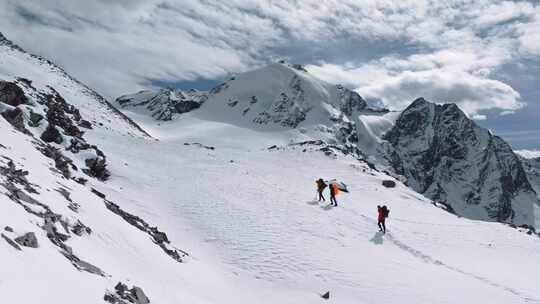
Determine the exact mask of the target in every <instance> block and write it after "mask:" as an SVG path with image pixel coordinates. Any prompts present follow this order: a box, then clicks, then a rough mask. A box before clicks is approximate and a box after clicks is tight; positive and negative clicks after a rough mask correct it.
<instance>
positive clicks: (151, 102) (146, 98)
mask: <svg viewBox="0 0 540 304" xmlns="http://www.w3.org/2000/svg"><path fill="white" fill-rule="evenodd" d="M207 97H208V94H207V93H206V92H199V91H197V90H189V91H181V90H174V89H171V88H167V89H161V90H159V91H157V92H155V91H140V92H138V93H135V94H129V95H124V96H120V97H118V98H117V99H116V103H117V104H119V105H120V106H121V107H123V108H127V107H141V106H142V107H144V108H145V109H146V110H148V111H149V112H150V113H151V115H152V117H154V118H155V119H157V120H171V119H172V118H173V116H174V114H182V113H187V112H190V111H192V110H194V109H198V108H199V107H200V106H201V105H202V104H203V103H204V102H205V101H206V99H207Z"/></svg>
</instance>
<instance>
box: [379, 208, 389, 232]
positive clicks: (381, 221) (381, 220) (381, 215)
mask: <svg viewBox="0 0 540 304" xmlns="http://www.w3.org/2000/svg"><path fill="white" fill-rule="evenodd" d="M389 213H390V210H388V207H386V206H382V207H381V206H377V226H379V229H380V231H381V232H382V233H386V223H385V221H386V218H387V217H388V214H389Z"/></svg>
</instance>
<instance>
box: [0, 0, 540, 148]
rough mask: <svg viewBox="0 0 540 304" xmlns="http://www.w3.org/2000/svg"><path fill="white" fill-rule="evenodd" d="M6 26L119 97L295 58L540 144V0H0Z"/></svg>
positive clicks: (362, 88) (366, 89)
mask: <svg viewBox="0 0 540 304" xmlns="http://www.w3.org/2000/svg"><path fill="white" fill-rule="evenodd" d="M0 31H1V32H3V33H4V35H5V36H7V37H8V38H10V39H11V40H13V41H14V42H16V43H17V44H19V45H21V46H22V47H23V48H25V49H27V50H28V51H30V52H33V53H37V54H40V55H42V56H45V57H47V58H49V59H51V60H53V61H54V62H56V63H57V64H59V65H61V66H62V67H64V68H65V69H66V70H67V71H68V72H69V73H71V74H72V75H74V76H76V77H77V78H79V79H80V80H82V81H84V82H86V83H87V84H89V85H90V86H91V87H93V88H95V89H96V90H97V91H98V92H100V93H102V94H103V95H105V96H106V97H108V98H111V99H112V98H115V97H117V96H119V95H121V94H124V93H130V92H133V91H135V90H139V89H141V88H148V87H155V86H167V85H170V86H176V87H179V88H190V87H195V88H199V89H208V88H210V87H211V86H212V85H214V84H216V83H218V82H219V81H220V80H222V79H224V78H225V77H227V76H228V75H230V74H234V73H239V72H242V71H246V70H250V69H253V68H256V67H259V66H262V65H265V64H267V63H269V62H272V61H275V60H277V59H280V58H286V59H288V60H289V61H291V62H294V63H301V64H304V65H306V67H307V69H308V70H309V71H310V72H312V73H314V74H316V75H317V76H319V77H320V78H322V79H324V80H327V81H329V82H332V83H342V84H344V85H346V86H348V87H350V88H353V89H356V90H357V91H358V92H359V93H360V94H361V95H362V96H363V97H364V98H366V99H369V100H372V101H377V102H382V103H384V104H385V105H387V106H388V107H390V108H392V109H402V108H403V107H405V106H407V104H408V103H410V102H411V101H412V100H413V99H415V98H416V97H419V96H423V97H425V98H426V99H429V100H432V101H436V102H455V103H457V104H458V105H459V106H460V107H461V108H462V109H463V110H465V111H466V112H467V113H468V114H469V115H470V116H471V117H473V118H475V119H476V120H477V121H478V123H480V124H481V125H483V126H486V127H488V128H491V129H493V130H494V132H495V133H496V134H499V135H501V136H503V137H504V138H505V139H507V140H508V141H509V142H510V143H511V144H512V145H513V146H514V147H516V148H520V149H523V148H525V149H540V123H539V122H538V121H539V119H540V3H539V2H538V1H518V2H512V1H484V0H471V1H468V0H461V1H459V0H455V1H454V0H447V1H437V0H434V1H420V0H419V1H407V0H396V1H384V0H378V1H367V0H296V1H293V0H289V1H287V0H266V1H264V0H227V1H210V0H199V1H196V0H177V1H173V0H170V1H153V0H115V1H108V0H94V1H86V0H26V1H20V0H0Z"/></svg>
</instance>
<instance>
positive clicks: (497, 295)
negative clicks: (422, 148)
mask: <svg viewBox="0 0 540 304" xmlns="http://www.w3.org/2000/svg"><path fill="white" fill-rule="evenodd" d="M139 121H140V120H139ZM152 124H153V122H150V121H147V122H146V123H143V126H144V127H145V128H147V129H150V128H149V126H150V125H152ZM152 128H153V129H152V130H153V132H152V131H151V132H150V133H151V134H152V135H153V136H154V137H156V138H158V139H160V140H159V141H157V142H155V141H147V140H141V141H143V142H137V141H138V140H137V141H135V142H134V141H133V140H132V139H129V140H127V141H116V140H115V141H107V143H105V142H104V143H103V144H104V145H108V146H107V147H106V150H108V151H125V152H123V153H121V154H120V153H119V155H121V158H119V159H118V160H115V161H112V163H113V164H115V166H113V167H112V168H111V170H112V172H117V174H114V175H113V179H112V180H111V182H109V183H107V184H106V185H104V186H105V188H101V189H100V190H103V192H104V193H107V195H108V196H110V197H112V198H113V200H115V201H127V202H129V203H126V204H125V206H126V208H129V210H130V211H133V212H134V213H136V214H141V215H144V216H145V217H146V218H148V219H149V220H150V221H151V222H154V223H157V224H158V226H160V227H163V228H164V229H165V230H166V231H174V241H173V243H176V244H182V246H184V249H186V250H187V251H188V252H190V253H191V254H192V258H193V259H194V260H196V263H199V262H204V263H205V264H206V263H210V264H212V265H214V266H212V268H214V267H217V268H220V269H223V271H224V272H225V273H228V274H234V278H232V281H233V282H235V283H232V284H231V285H233V286H240V287H241V288H240V290H236V291H232V292H231V293H232V295H230V298H229V297H227V296H226V295H218V296H217V299H215V301H217V302H219V303H227V302H228V301H231V302H242V301H243V300H244V299H243V297H244V296H246V295H249V294H252V295H253V296H256V295H257V294H260V293H261V292H262V294H264V295H265V296H264V297H260V298H258V300H257V302H259V303H266V302H268V303H272V302H280V303H319V302H320V301H321V299H320V298H319V297H318V293H323V292H325V291H327V290H329V291H331V299H332V301H333V302H335V303H371V302H372V300H373V299H374V298H377V299H380V301H381V302H383V303H403V302H404V301H405V302H411V303H474V302H479V301H480V302H481V301H484V300H485V299H486V298H488V299H489V300H490V302H492V303H527V302H532V303H534V302H539V301H540V297H539V296H538V295H539V294H540V293H539V292H540V289H539V287H538V284H536V282H534V280H530V279H529V275H525V274H530V276H534V274H535V273H538V271H539V270H540V267H539V266H538V264H537V263H534V262H531V261H533V260H534V259H535V258H536V257H537V256H538V253H539V252H540V242H539V241H540V240H539V239H538V237H537V236H534V235H527V234H525V233H523V232H520V231H518V230H516V229H513V228H510V227H508V226H505V225H501V224H498V223H486V222H479V221H471V220H466V219H463V218H458V217H456V216H454V215H452V214H449V213H447V212H444V211H442V210H441V209H439V208H437V207H435V206H433V205H432V204H431V202H430V201H429V200H427V199H425V198H423V197H422V196H420V195H418V194H417V193H415V192H413V191H411V190H410V189H408V188H406V187H404V186H403V185H401V184H399V183H398V186H397V188H394V189H388V188H384V187H383V186H382V185H381V181H382V180H383V179H388V176H386V175H384V174H381V173H379V172H376V171H373V170H371V169H369V167H368V166H367V165H365V164H361V163H359V162H358V161H357V160H354V159H350V158H346V157H339V158H338V159H337V160H335V159H332V158H329V157H327V156H325V155H323V153H321V152H302V148H296V149H293V148H290V147H288V148H285V149H283V150H277V151H268V149H267V148H268V147H270V146H271V145H278V146H279V145H287V144H288V142H289V139H290V138H296V137H299V138H301V137H302V136H303V135H302V134H300V133H299V132H297V133H296V134H295V132H296V131H289V134H286V136H285V135H284V134H283V133H279V132H277V133H275V134H271V133H270V134H269V133H267V132H264V133H261V132H258V131H253V130H248V129H244V128H239V127H237V126H232V125H227V124H222V123H216V122H208V121H202V120H199V119H198V118H194V117H192V116H191V115H189V114H188V115H186V116H184V117H183V118H182V119H180V120H179V121H176V122H170V123H161V126H159V127H157V126H155V125H154V126H153V127H152ZM173 134H174V135H173ZM192 142H198V143H201V144H203V145H207V146H212V147H215V149H214V150H209V149H206V148H201V147H198V146H193V145H185V144H184V143H192ZM132 145H133V146H132ZM129 146H132V147H133V148H131V149H125V147H129ZM141 151H144V152H142V153H141ZM157 151H159V152H158V153H159V155H156V152H157ZM123 162H125V163H127V165H124V164H123ZM134 176H136V178H130V177H134ZM318 177H324V178H338V179H340V180H343V181H345V182H346V183H347V184H348V185H349V188H350V191H351V193H350V194H342V195H340V196H339V197H338V202H339V207H338V208H327V207H326V205H325V204H319V203H317V202H315V201H314V196H315V189H314V181H315V179H316V178H318ZM113 185H114V186H113ZM379 204H386V205H388V206H389V208H390V209H391V215H390V218H389V220H388V222H387V226H388V233H387V234H386V235H384V236H383V235H381V234H379V233H377V227H376V222H375V218H376V206H377V205H379ZM171 237H172V235H171ZM186 237H187V238H189V240H186ZM202 256H204V258H202ZM191 263H193V261H191V262H190V264H191ZM181 266H182V265H180V267H181ZM204 277H205V274H203V273H201V274H200V275H199V276H198V278H192V280H198V279H200V280H202V281H204V280H205V278H204ZM253 282H256V283H257V285H258V284H259V283H261V282H263V283H264V284H265V285H263V286H258V287H262V289H263V290H267V291H262V290H260V289H257V287H255V288H247V286H251V284H252V283H253ZM266 284H268V285H266ZM208 288H210V287H208V286H207V287H206V288H205V289H203V290H207V289H208ZM456 291H459V292H456ZM199 292H202V293H204V291H199ZM194 293H198V292H197V291H195V292H194ZM213 293H214V292H213ZM216 295H217V293H216ZM404 299H406V300H404Z"/></svg>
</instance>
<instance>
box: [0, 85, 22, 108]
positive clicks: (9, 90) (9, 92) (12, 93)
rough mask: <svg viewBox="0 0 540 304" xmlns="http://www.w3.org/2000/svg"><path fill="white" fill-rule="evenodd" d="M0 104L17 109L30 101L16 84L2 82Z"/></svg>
mask: <svg viewBox="0 0 540 304" xmlns="http://www.w3.org/2000/svg"><path fill="white" fill-rule="evenodd" d="M0 102H3V103H5V104H8V105H10V106H13V107H16V106H18V105H21V104H24V103H27V102H28V99H27V98H26V96H25V95H24V92H23V90H22V89H21V88H19V86H17V85H16V84H15V83H13V82H7V81H2V80H0Z"/></svg>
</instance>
